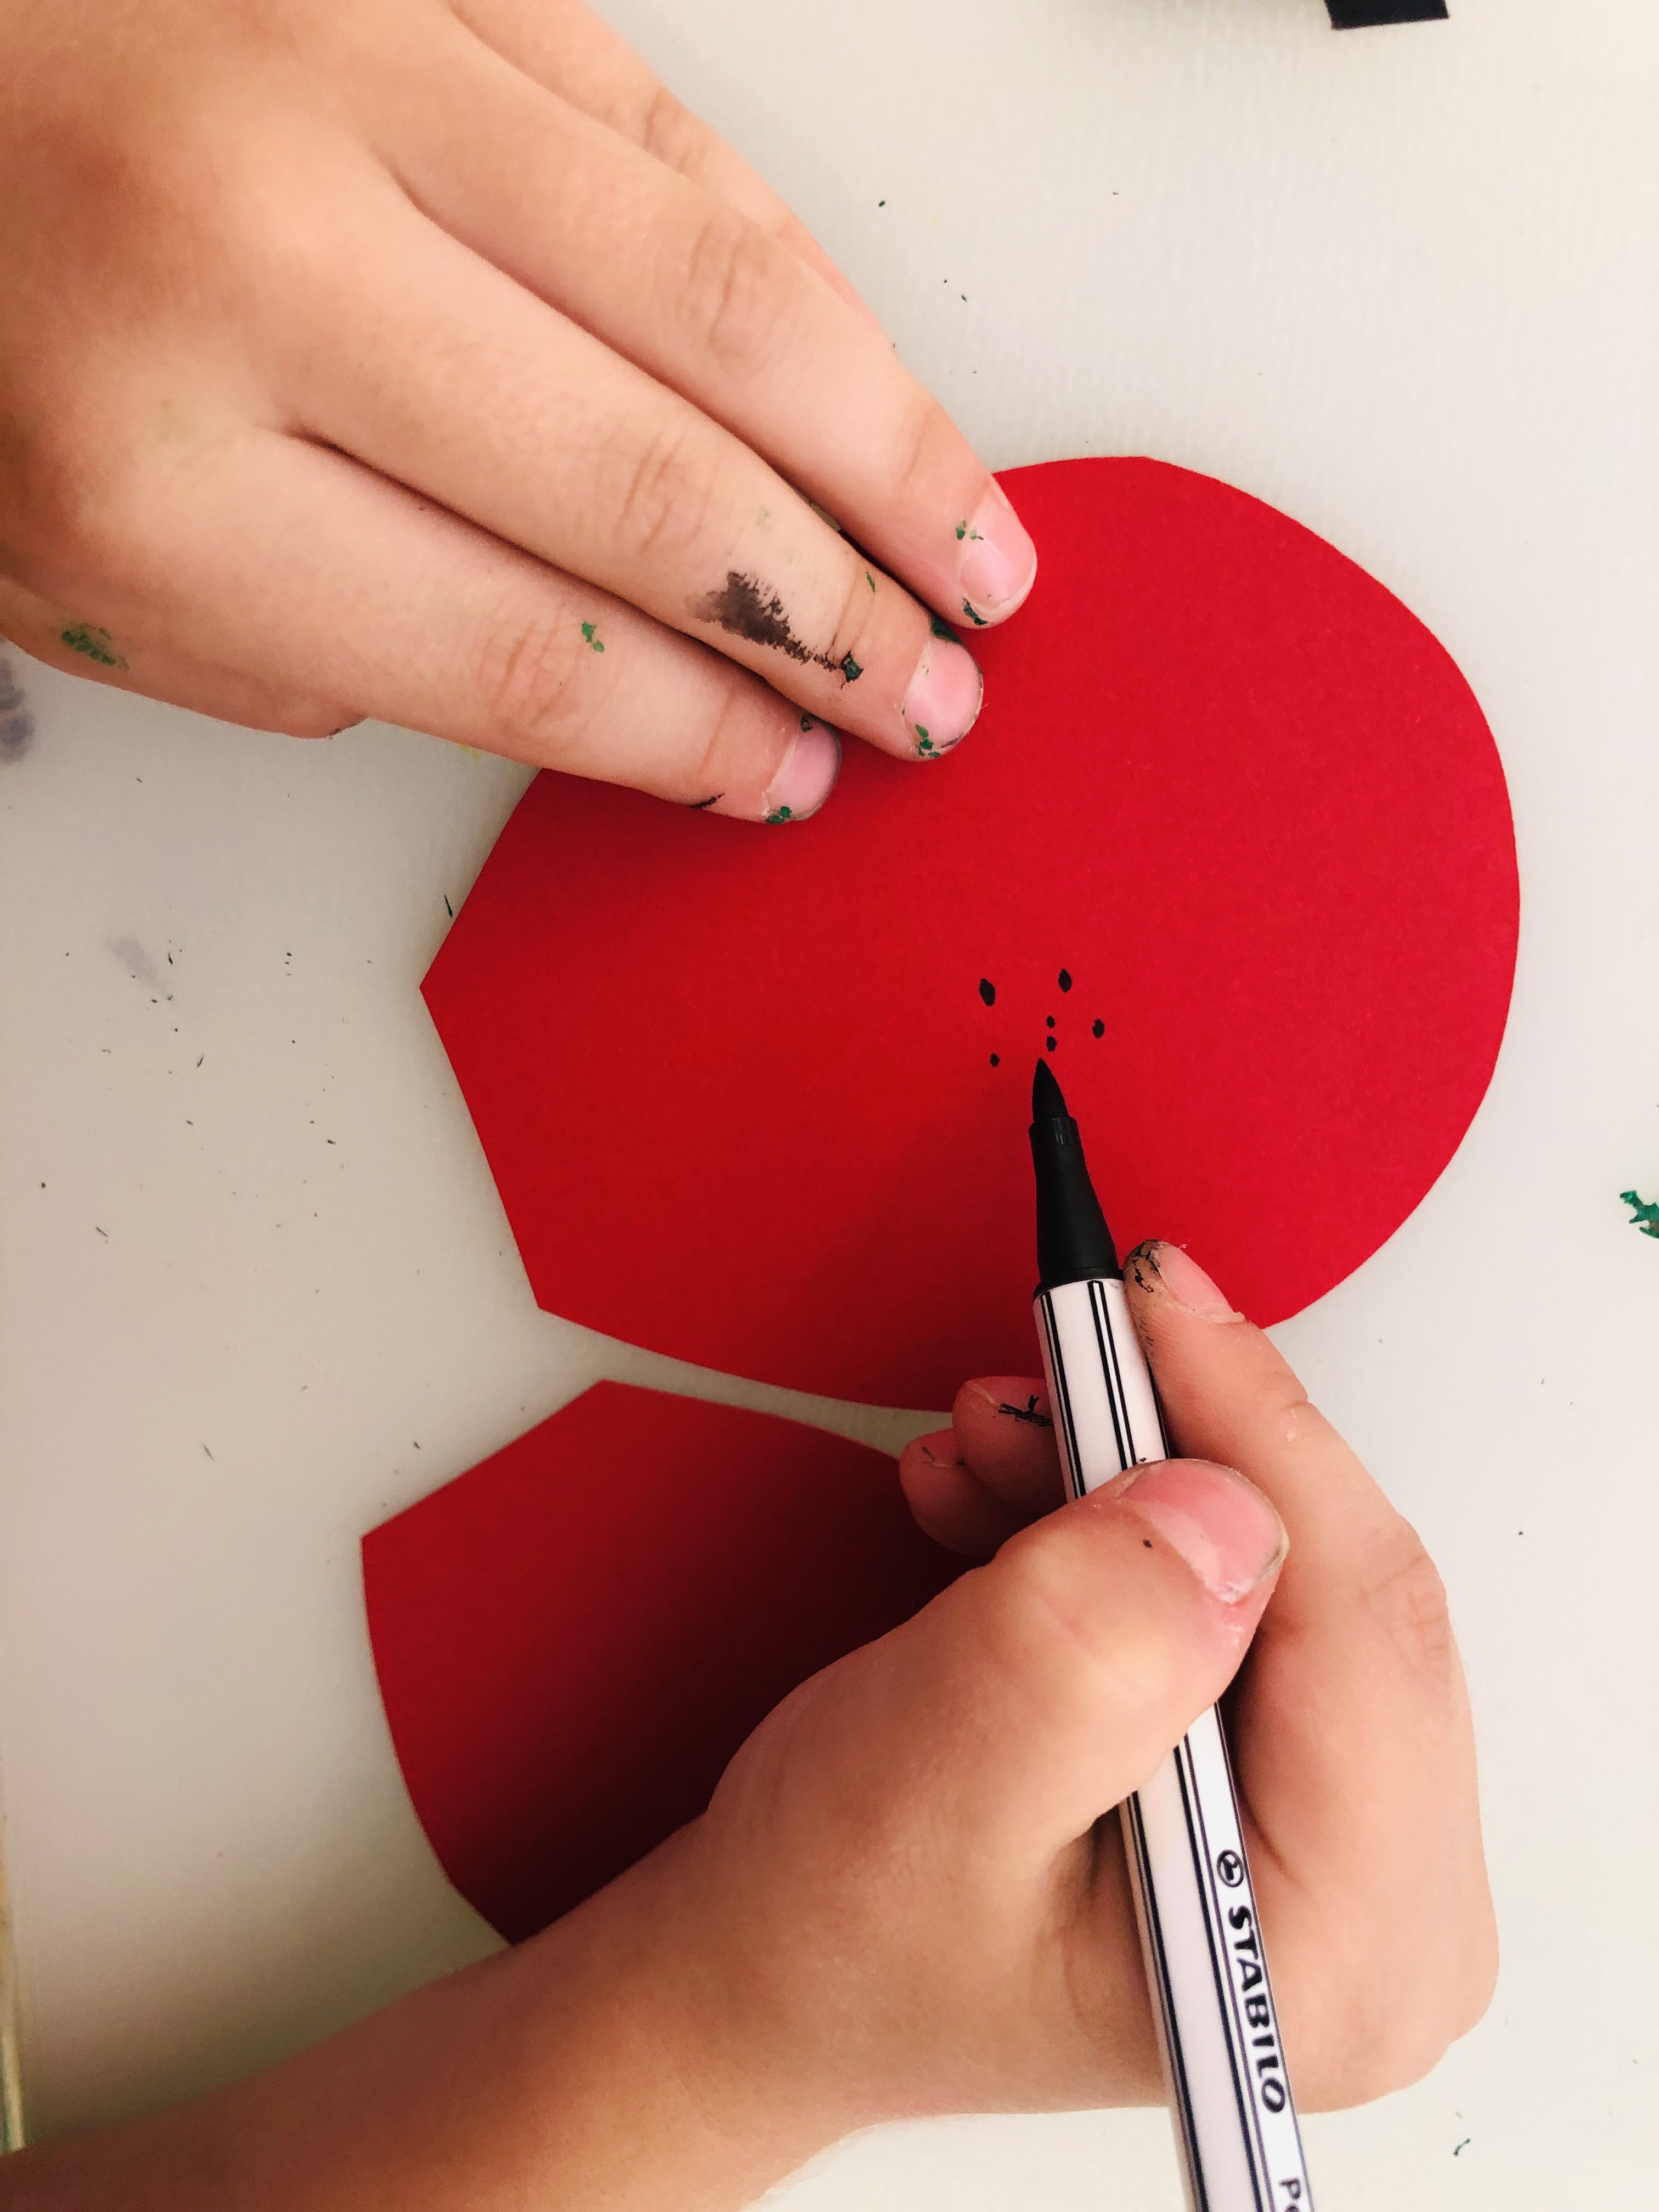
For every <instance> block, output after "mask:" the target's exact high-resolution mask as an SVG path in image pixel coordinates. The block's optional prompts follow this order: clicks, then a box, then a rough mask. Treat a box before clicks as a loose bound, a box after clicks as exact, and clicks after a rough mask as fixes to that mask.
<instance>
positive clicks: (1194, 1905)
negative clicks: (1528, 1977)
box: [1031, 1060, 1313, 2212]
mask: <svg viewBox="0 0 1659 2212" xmlns="http://www.w3.org/2000/svg"><path fill="white" fill-rule="evenodd" d="M1031 1158H1032V1161H1033V1164H1035V1166H1036V1194H1037V1270H1038V1273H1039V1275H1040V1277H1041V1281H1040V1282H1039V1284H1038V1287H1037V1292H1036V1320H1037V1334H1038V1335H1039V1337H1040V1338H1041V1340H1042V1366H1043V1372H1044V1374H1045V1376H1047V1378H1048V1403H1049V1405H1050V1407H1052V1408H1053V1411H1054V1432H1055V1435H1056V1436H1057V1437H1058V1438H1059V1440H1060V1461H1061V1464H1062V1466H1063V1467H1064V1468H1065V1472H1066V1486H1067V1488H1068V1489H1069V1491H1070V1492H1071V1494H1072V1496H1073V1497H1074V1498H1081V1497H1083V1496H1085V1493H1086V1492H1089V1491H1091V1490H1097V1489H1099V1487H1100V1486H1101V1485H1102V1484H1103V1483H1105V1482H1109V1481H1111V1480H1112V1479H1113V1477H1114V1476H1115V1475H1119V1474H1123V1473H1124V1471H1125V1470H1126V1469H1127V1468H1132V1467H1138V1466H1140V1465H1141V1464H1142V1463H1143V1462H1146V1461H1148V1460H1155V1459H1167V1458H1168V1457H1169V1456H1170V1446H1169V1440H1168V1438H1167V1437H1165V1435H1164V1419H1163V1415H1162V1413H1160V1411H1159V1408H1158V1397H1157V1394H1156V1393H1155V1392H1154V1390H1153V1389H1152V1376H1151V1374H1150V1372H1149V1371H1148V1370H1147V1366H1146V1358H1145V1356H1144V1354H1143V1353H1142V1352H1141V1349H1140V1344H1139V1339H1138V1338H1137V1337H1136V1335H1135V1330H1134V1324H1133V1322H1132V1321H1131V1320H1130V1318H1129V1309H1128V1303H1127V1299H1126V1298H1125V1297H1124V1294H1123V1273H1122V1269H1121V1267H1120V1266H1119V1264H1118V1257H1117V1253H1116V1250H1115V1248H1114V1246H1113V1243H1112V1239H1111V1234H1110V1232H1109V1230H1108V1229H1107V1226H1106V1221H1105V1217H1104V1216H1103V1213H1102V1212H1101V1210H1100V1201H1099V1200H1098V1199H1097V1197H1096V1196H1095V1193H1094V1188H1093V1185H1092V1184H1091V1182H1090V1181H1089V1171H1088V1169H1087V1167H1086V1166H1085V1164H1084V1158H1083V1142H1082V1139H1081V1138H1080V1137H1079V1134H1078V1126H1077V1123H1076V1122H1075V1121H1073V1119H1072V1117H1071V1115H1069V1114H1068V1113H1067V1112H1066V1100H1065V1098H1064V1097H1063V1096H1062V1094H1061V1091H1060V1085H1059V1084H1058V1083H1056V1082H1055V1080H1054V1075H1053V1073H1052V1072H1051V1070H1050V1069H1049V1066H1048V1062H1047V1061H1046V1060H1039V1061H1038V1062H1037V1071H1036V1079H1035V1081H1034V1082H1033V1084H1032V1085H1031ZM1120 1814H1121V1820H1122V1823H1123V1841H1124V1847H1125V1850H1126V1851H1127V1855H1128V1861H1129V1875H1130V1883H1131V1887H1132V1888H1133V1892H1134V1900H1135V1917H1136V1919H1137V1921H1138V1922H1139V1927H1140V1943H1141V1950H1142V1954H1143V1955H1144V1957H1145V1960H1146V1984H1147V1987H1148V1989H1149V1990H1151V1992H1152V2010H1153V2015H1154V2017H1155V2019H1156V2021H1157V2023H1158V2044H1159V2047H1160V2050H1161V2051H1162V2054H1163V2059H1164V2084H1165V2087H1166V2090H1167V2093H1168V2095H1169V2100H1170V2118H1171V2119H1172V2121H1173V2123H1174V2125H1175V2131H1176V2144H1177V2146H1178V2148H1179V2149H1180V2152H1181V2162H1182V2178H1183V2179H1184V2181H1185V2183H1186V2189H1187V2202H1188V2205H1189V2207H1190V2208H1191V2212H1290V2208H1291V2207H1292V2206H1295V2207H1297V2208H1299V2212H1309V2208H1310V2206H1311V2203H1312V2201H1313V2200H1312V2195H1311V2192H1310V2190H1309V2186H1308V2172H1307V2167H1306V2166H1305V2165H1304V2161H1303V2155H1302V2137H1301V2132H1300V2130H1298V2128H1297V2124H1296V2107H1295V2106H1294V2105H1293V2104H1292V2102H1291V2087H1290V2082H1289V2081H1288V2080H1287V2078H1286V2076H1285V2055H1284V2051H1283V2048H1282V2046H1281V2045H1280V2043H1279V2020H1278V2015H1277V2014H1276V2013H1275V2011H1274V2008H1273V1991H1272V1989H1271V1987H1270V1986H1269V1984H1268V1980H1267V1959H1266V1957H1265V1956H1264V1954H1263V1952H1262V1948H1261V1926H1260V1923H1259V1922H1258V1920H1257V1917H1256V1909H1255V1892H1254V1890H1253V1889H1252V1887H1251V1885H1250V1869H1249V1862H1248V1860H1247V1858H1246V1856H1245V1850H1244V1837H1243V1829H1242V1827H1241V1825H1240V1821H1239V1815H1238V1799H1237V1795H1236V1794H1235V1792H1234V1790H1233V1778H1232V1769H1231V1766H1230V1765H1229V1763H1228V1759H1227V1745H1226V1740H1225V1737H1224V1736H1223V1735H1222V1732H1221V1723H1220V1719H1219V1717H1218V1715H1217V1713H1216V1711H1215V1708H1214V1707H1213V1706H1212V1707H1211V1708H1210V1710H1209V1711H1208V1712H1206V1713H1203V1714H1201V1715H1200V1717H1199V1718H1198V1719H1197V1720H1196V1721H1194V1723H1193V1725H1192V1728H1191V1729H1189V1730H1188V1734H1187V1735H1185V1736H1184V1737H1183V1738H1182V1741H1181V1742H1180V1743H1178V1744H1177V1745H1176V1747H1175V1749H1174V1750H1173V1751H1172V1752H1171V1753H1170V1755H1169V1757H1168V1758H1167V1759H1165V1760H1164V1763H1163V1765H1161V1766H1160V1767H1159V1768H1158V1771H1157V1772H1156V1773H1155V1774H1154V1775H1153V1776H1152V1779H1151V1780H1150V1781H1149V1782H1148V1783H1146V1785H1145V1786H1144V1787H1143V1788H1142V1789H1140V1790H1137V1791H1136V1793H1135V1795H1134V1796H1133V1797H1129V1798H1126V1799H1125V1801H1124V1802H1123V1804H1122V1806H1121V1808H1120Z"/></svg>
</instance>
